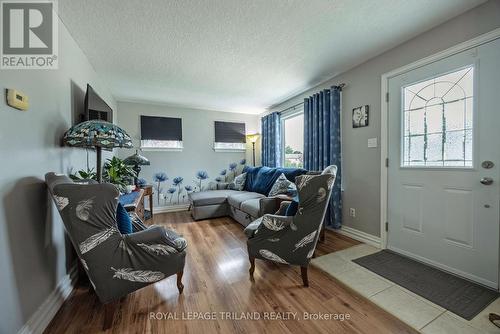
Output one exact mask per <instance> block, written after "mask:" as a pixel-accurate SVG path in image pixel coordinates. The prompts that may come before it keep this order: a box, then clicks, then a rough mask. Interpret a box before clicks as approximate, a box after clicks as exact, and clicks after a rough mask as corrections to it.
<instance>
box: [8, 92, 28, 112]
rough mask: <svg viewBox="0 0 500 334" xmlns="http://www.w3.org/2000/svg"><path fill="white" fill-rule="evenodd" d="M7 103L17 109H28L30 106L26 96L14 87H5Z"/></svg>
mask: <svg viewBox="0 0 500 334" xmlns="http://www.w3.org/2000/svg"><path fill="white" fill-rule="evenodd" d="M7 104H8V105H9V106H11V107H12V108H16V109H19V110H28V108H29V106H30V105H29V102H28V96H27V95H25V94H24V93H22V92H20V91H18V90H15V89H7Z"/></svg>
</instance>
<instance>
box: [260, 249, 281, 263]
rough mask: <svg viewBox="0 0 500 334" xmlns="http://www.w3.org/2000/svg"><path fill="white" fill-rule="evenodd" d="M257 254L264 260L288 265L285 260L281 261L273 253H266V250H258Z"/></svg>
mask: <svg viewBox="0 0 500 334" xmlns="http://www.w3.org/2000/svg"><path fill="white" fill-rule="evenodd" d="M259 253H260V255H262V257H264V258H266V259H268V260H271V261H273V262H278V263H283V264H288V262H286V261H285V260H283V259H282V258H281V257H279V256H278V255H276V254H274V253H273V252H271V251H268V250H267V249H261V250H259Z"/></svg>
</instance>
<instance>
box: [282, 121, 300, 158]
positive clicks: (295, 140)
mask: <svg viewBox="0 0 500 334" xmlns="http://www.w3.org/2000/svg"><path fill="white" fill-rule="evenodd" d="M281 119H282V123H281V138H283V163H282V165H283V167H296V168H302V167H304V159H303V152H304V113H303V112H300V113H293V114H291V115H289V116H288V115H284V116H282V118H281Z"/></svg>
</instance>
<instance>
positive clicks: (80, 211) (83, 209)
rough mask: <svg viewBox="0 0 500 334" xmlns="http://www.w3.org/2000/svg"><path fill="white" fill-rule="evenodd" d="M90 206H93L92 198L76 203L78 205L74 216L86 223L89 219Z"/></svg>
mask: <svg viewBox="0 0 500 334" xmlns="http://www.w3.org/2000/svg"><path fill="white" fill-rule="evenodd" d="M92 204H94V199H93V198H89V199H87V200H85V201H81V202H79V203H78V205H77V206H76V216H77V217H78V219H81V220H83V221H87V220H88V219H89V216H90V210H91V209H92Z"/></svg>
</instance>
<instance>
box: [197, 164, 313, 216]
mask: <svg viewBox="0 0 500 334" xmlns="http://www.w3.org/2000/svg"><path fill="white" fill-rule="evenodd" d="M243 172H244V173H246V180H245V185H244V188H243V190H242V191H239V190H231V189H228V185H227V184H220V185H219V188H218V190H208V191H202V192H196V193H191V194H189V201H190V204H191V214H192V216H193V218H194V219H195V220H201V219H208V218H215V217H224V216H230V217H232V218H234V219H235V220H236V221H237V222H239V223H240V224H241V225H243V226H247V225H248V224H250V223H251V222H252V221H254V220H255V219H257V218H259V217H261V216H263V215H264V214H266V213H275V212H276V211H277V210H278V209H279V205H280V202H281V200H282V198H280V196H277V197H268V194H269V192H270V190H271V188H272V186H273V184H274V182H276V180H277V179H278V177H279V176H280V175H281V174H282V173H283V174H284V175H285V176H286V178H287V179H288V180H290V181H292V182H295V177H297V176H299V175H304V174H307V173H308V172H307V170H305V169H300V168H270V167H246V168H245V170H244V171H243Z"/></svg>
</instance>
